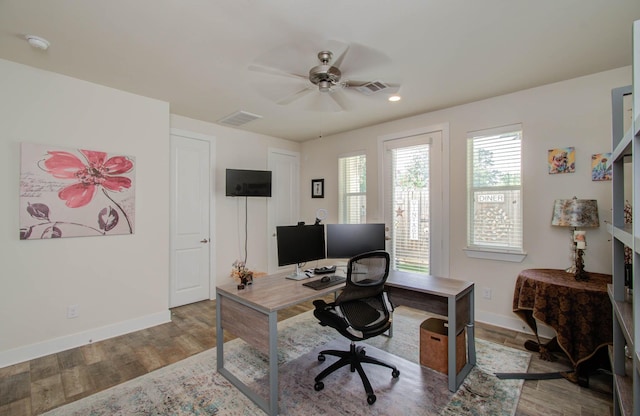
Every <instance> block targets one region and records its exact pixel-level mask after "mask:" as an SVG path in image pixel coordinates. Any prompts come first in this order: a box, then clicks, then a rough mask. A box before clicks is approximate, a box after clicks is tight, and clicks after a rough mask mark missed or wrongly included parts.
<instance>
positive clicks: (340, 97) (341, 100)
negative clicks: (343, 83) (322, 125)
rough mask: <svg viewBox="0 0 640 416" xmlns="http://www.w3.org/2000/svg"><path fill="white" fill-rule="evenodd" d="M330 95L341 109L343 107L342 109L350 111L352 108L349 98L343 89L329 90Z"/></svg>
mask: <svg viewBox="0 0 640 416" xmlns="http://www.w3.org/2000/svg"><path fill="white" fill-rule="evenodd" d="M329 97H331V98H332V99H333V101H335V103H336V104H337V105H338V107H340V109H342V111H349V110H351V109H352V106H351V104H350V102H349V99H348V98H347V96H346V95H345V93H344V92H342V91H341V90H338V89H336V90H333V91H329Z"/></svg>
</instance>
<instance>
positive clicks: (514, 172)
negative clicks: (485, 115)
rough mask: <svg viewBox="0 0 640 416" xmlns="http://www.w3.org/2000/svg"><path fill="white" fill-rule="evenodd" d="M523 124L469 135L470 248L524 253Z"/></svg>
mask: <svg viewBox="0 0 640 416" xmlns="http://www.w3.org/2000/svg"><path fill="white" fill-rule="evenodd" d="M521 142H522V127H521V125H512V126H506V127H502V128H497V129H490V130H483V131H476V132H471V133H468V135H467V173H468V177H467V188H468V196H467V201H468V210H467V211H468V219H467V245H468V246H469V247H470V248H475V249H486V250H498V251H507V252H522V251H523V246H522V181H521V159H522V157H521V148H522V145H521V144H522V143H521Z"/></svg>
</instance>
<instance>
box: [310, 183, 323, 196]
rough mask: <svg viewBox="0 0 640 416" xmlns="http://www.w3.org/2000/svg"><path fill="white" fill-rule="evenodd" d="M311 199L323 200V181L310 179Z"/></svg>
mask: <svg viewBox="0 0 640 416" xmlns="http://www.w3.org/2000/svg"><path fill="white" fill-rule="evenodd" d="M311 198H324V179H311Z"/></svg>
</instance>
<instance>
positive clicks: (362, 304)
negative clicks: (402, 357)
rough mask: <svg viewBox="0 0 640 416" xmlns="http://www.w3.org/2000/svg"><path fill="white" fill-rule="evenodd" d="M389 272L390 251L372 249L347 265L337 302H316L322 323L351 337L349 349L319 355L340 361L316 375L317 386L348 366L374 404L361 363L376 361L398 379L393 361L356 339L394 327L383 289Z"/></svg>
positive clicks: (316, 312)
mask: <svg viewBox="0 0 640 416" xmlns="http://www.w3.org/2000/svg"><path fill="white" fill-rule="evenodd" d="M388 275H389V253H387V252H386V251H371V252H368V253H363V254H359V255H357V256H355V257H353V258H351V259H350V260H349V263H348V265H347V281H346V286H345V288H344V289H343V291H342V292H341V293H340V295H339V296H338V297H337V298H336V300H335V302H331V303H326V302H325V301H324V300H316V301H314V302H313V304H314V306H315V310H314V311H313V314H314V315H315V317H316V318H318V320H320V325H323V326H327V325H328V326H330V327H332V328H335V329H337V330H338V332H340V333H341V334H342V335H344V336H345V337H347V338H349V339H350V340H351V348H350V349H349V351H338V350H325V351H321V352H320V353H319V354H318V361H324V360H325V355H333V356H336V357H340V359H339V360H338V361H336V362H335V363H333V364H331V365H330V366H329V367H327V368H325V369H324V370H323V371H322V372H321V373H320V374H318V376H316V378H315V385H314V389H315V390H316V391H320V390H322V389H323V388H324V383H323V382H322V379H324V378H325V377H326V376H327V375H329V374H331V373H333V372H334V371H336V370H337V369H339V368H342V367H344V366H346V365H349V366H350V369H351V372H354V371H356V370H357V371H358V374H359V375H360V378H361V379H362V384H364V389H365V391H366V392H367V403H369V404H373V403H375V401H376V395H375V394H373V388H372V387H371V383H370V382H369V379H368V378H367V375H366V374H365V372H364V370H363V369H362V363H369V364H377V365H381V366H384V367H388V368H390V369H391V370H392V371H391V376H392V377H393V378H397V377H398V376H399V375H400V371H398V369H397V368H396V367H395V366H394V365H391V364H387V363H385V362H383V361H380V360H378V359H376V358H373V357H368V356H367V355H366V353H365V351H364V347H362V346H357V345H356V343H355V342H356V341H362V340H365V339H367V338H372V337H375V336H378V335H380V334H382V333H384V332H386V331H387V330H389V328H390V327H391V313H392V312H393V305H391V302H390V301H389V298H388V297H387V293H386V292H385V291H384V283H385V281H386V280H387V276H388Z"/></svg>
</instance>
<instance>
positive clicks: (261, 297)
mask: <svg viewBox="0 0 640 416" xmlns="http://www.w3.org/2000/svg"><path fill="white" fill-rule="evenodd" d="M289 274H291V272H283V273H276V274H271V275H267V276H263V277H260V278H258V279H253V284H251V285H249V286H247V287H245V288H244V289H242V290H238V288H237V283H229V284H225V285H220V286H218V287H216V291H217V292H221V293H223V294H224V295H226V296H228V297H230V298H233V299H235V300H237V301H239V302H244V303H248V304H250V305H252V306H253V307H254V308H255V309H258V310H261V311H263V312H265V313H270V312H274V311H279V310H280V309H284V308H288V307H289V306H293V305H297V304H299V303H301V302H305V301H308V300H311V299H318V298H321V297H323V296H325V295H328V294H330V293H333V292H336V291H338V290H340V289H342V288H343V287H344V283H341V284H339V285H335V286H330V287H327V288H324V289H320V290H315V289H312V288H310V287H306V286H303V285H302V284H303V283H306V282H310V281H312V280H319V279H321V278H322V276H313V277H311V278H309V279H303V280H292V279H287V277H286V276H287V275H289ZM334 274H335V275H337V276H344V273H343V272H341V271H340V270H337V271H336V273H334Z"/></svg>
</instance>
